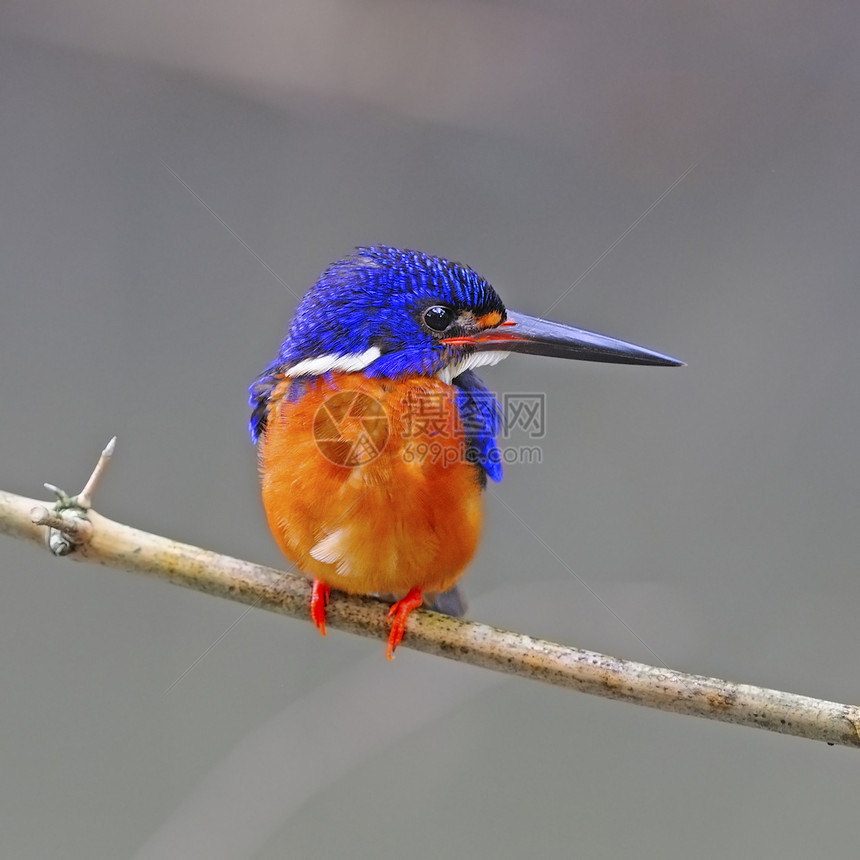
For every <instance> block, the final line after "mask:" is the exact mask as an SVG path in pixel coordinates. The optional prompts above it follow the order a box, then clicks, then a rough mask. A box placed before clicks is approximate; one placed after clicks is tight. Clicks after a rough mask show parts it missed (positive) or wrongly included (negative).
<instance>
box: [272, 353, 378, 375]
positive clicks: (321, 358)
mask: <svg viewBox="0 0 860 860" xmlns="http://www.w3.org/2000/svg"><path fill="white" fill-rule="evenodd" d="M381 355H382V352H381V351H380V349H379V348H378V347H375V346H372V347H370V349H366V350H365V351H364V352H349V353H347V354H346V355H318V356H316V358H306V359H304V360H303V361H300V362H299V363H298V364H294V365H293V366H292V367H291V368H289V370H285V371H284V376H321V375H322V374H323V373H329V372H330V371H332V370H339V371H341V372H343V373H356V372H357V371H359V370H364V368H365V367H367V366H368V365H369V364H373V362H374V361H376V359H377V358H379V357H380V356H381Z"/></svg>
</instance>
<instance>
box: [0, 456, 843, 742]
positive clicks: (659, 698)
mask: <svg viewBox="0 0 860 860" xmlns="http://www.w3.org/2000/svg"><path fill="white" fill-rule="evenodd" d="M109 447H110V446H109ZM111 450H112V449H111ZM109 456H110V451H107V452H106V455H103V459H107V458H108V457H109ZM100 463H101V461H100ZM103 471H104V465H103V464H100V466H98V467H97V468H96V472H98V473H99V475H100V474H101V473H102V472H103ZM97 481H98V477H96V475H95V473H94V477H93V478H91V479H90V481H89V482H88V483H87V487H86V489H85V491H84V493H82V494H81V495H85V498H84V501H86V502H87V503H88V504H87V509H86V510H85V509H84V508H83V507H81V506H79V507H77V508H76V507H74V506H72V507H70V504H71V503H73V502H74V501H75V500H77V502H78V505H80V501H81V498H80V496H78V497H72V498H69V497H66V496H65V495H64V494H62V495H61V498H60V499H59V501H58V502H57V503H56V504H55V505H53V507H52V506H50V505H49V504H48V503H45V502H40V501H38V500H35V499H27V498H23V497H21V496H16V495H13V494H11V493H5V492H2V491H0V532H5V533H7V534H10V535H12V536H14V537H18V538H22V539H25V540H30V541H33V542H35V543H38V544H41V545H44V543H45V538H46V531H49V530H50V531H54V530H56V531H57V533H59V534H65V535H69V536H70V537H69V540H70V546H71V549H70V550H69V552H68V557H69V558H73V559H76V560H79V561H89V562H94V563H97V564H103V565H106V566H109V567H115V568H119V569H121V570H128V571H134V572H136V573H143V574H147V575H150V576H154V577H157V578H159V579H164V580H167V581H168V582H172V583H174V584H176V585H182V586H185V587H186V588H193V589H196V590H198V591H203V592H206V593H207V594H214V595H217V596H219V597H226V598H228V599H230V600H236V601H238V602H240V603H245V604H248V605H251V606H258V607H260V608H261V609H268V610H270V611H272V612H279V613H281V614H283V615H291V616H293V617H295V618H301V619H303V620H305V621H307V620H309V618H310V616H309V605H310V593H311V589H310V583H309V581H308V580H307V579H306V578H305V577H303V576H300V575H298V574H291V573H285V572H283V571H278V570H274V569H272V568H268V567H263V566H261V565H257V564H252V563H251V562H248V561H242V560H239V559H235V558H230V557H228V556H224V555H219V554H218V553H214V552H210V551H208V550H204V549H200V548H199V547H195V546H190V545H188V544H183V543H179V542H177V541H173V540H170V539H168V538H165V537H161V536H159V535H154V534H149V533H147V532H142V531H138V530H137V529H133V528H130V527H129V526H125V525H122V524H120V523H116V522H113V521H111V520H108V519H106V518H105V517H103V516H101V515H99V514H97V513H96V512H95V511H93V510H91V509H88V508H89V502H91V499H89V498H88V497H87V496H88V495H89V494H91V492H92V490H93V488H94V486H95V483H96V482H97ZM70 512H71V513H72V517H73V523H72V525H70V524H69V522H68V516H67V515H68V514H69V513H70ZM34 517H35V519H34ZM82 522H83V523H86V524H87V525H86V526H82V525H81V523H82ZM387 611H388V606H387V605H386V604H384V603H382V602H381V601H379V600H376V599H374V598H370V597H353V596H349V595H345V594H342V593H339V592H333V593H332V597H331V602H330V603H329V606H328V609H327V612H326V622H327V624H329V625H330V626H331V627H333V628H338V629H341V630H346V631H349V632H351V633H356V634H358V635H361V636H369V637H372V638H377V639H386V638H387V636H388V627H387V622H386V614H387ZM401 647H410V648H415V649H417V650H419V651H425V652H427V653H430V654H436V655H438V656H441V657H447V658H449V659H452V660H460V661H463V662H465V663H471V664H473V665H475V666H481V667H483V668H486V669H493V670H495V671H499V672H506V673H508V674H511V675H520V676H522V677H526V678H531V679H533V680H537V681H544V682H546V683H550V684H556V685H558V686H561V687H570V688H572V689H575V690H579V691H580V692H584V693H591V694H593V695H597V696H604V697H606V698H610V699H620V700H621V701H625V702H631V703H633V704H637V705H644V706H646V707H651V708H657V709H659V710H663V711H672V712H674V713H677V714H687V715H691V716H697V717H705V718H707V719H712V720H719V721H722V722H727V723H736V724H738V725H746V726H755V727H757V728H761V729H766V730H768V731H773V732H779V733H782V734H788V735H795V736H797V737H804V738H810V739H813V740H821V741H826V742H827V743H829V744H840V745H844V746H852V747H858V748H860V707H858V706H857V705H847V704H838V703H836V702H827V701H823V700H820V699H811V698H807V697H806V696H798V695H795V694H792V693H785V692H781V691H779V690H768V689H765V688H761V687H753V686H750V685H748V684H735V683H731V682H728V681H721V680H719V679H716V678H706V677H703V676H700V675H688V674H684V673H682V672H676V671H673V670H671V669H666V668H661V667H656V666H648V665H645V664H643V663H634V662H632V661H629V660H620V659H617V658H615V657H609V656H607V655H605V654H598V653H596V652H593V651H584V650H581V649H578V648H572V647H569V646H565V645H559V644H556V643H554V642H548V641H545V640H541V639H533V638H532V637H530V636H526V635H524V634H521V633H513V632H511V631H508V630H500V629H498V628H496V627H490V626H488V625H486V624H479V623H477V622H474V621H466V620H463V619H457V618H451V617H448V616H445V615H439V614H438V613H435V612H429V611H415V612H414V613H413V614H412V616H410V618H409V622H408V624H407V629H406V636H405V638H404V640H403V645H402V646H401Z"/></svg>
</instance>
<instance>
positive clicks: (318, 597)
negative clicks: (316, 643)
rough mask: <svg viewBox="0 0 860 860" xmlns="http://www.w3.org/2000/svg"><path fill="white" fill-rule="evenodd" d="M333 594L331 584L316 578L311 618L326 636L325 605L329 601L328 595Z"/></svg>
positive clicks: (312, 596)
mask: <svg viewBox="0 0 860 860" xmlns="http://www.w3.org/2000/svg"><path fill="white" fill-rule="evenodd" d="M330 594H331V586H330V585H326V584H325V583H324V582H320V581H319V580H318V579H315V580H314V586H313V590H312V591H311V618H312V619H313V622H314V624H316V626H317V627H319V631H320V633H322V635H323V636H325V605H326V603H328V597H329V595H330Z"/></svg>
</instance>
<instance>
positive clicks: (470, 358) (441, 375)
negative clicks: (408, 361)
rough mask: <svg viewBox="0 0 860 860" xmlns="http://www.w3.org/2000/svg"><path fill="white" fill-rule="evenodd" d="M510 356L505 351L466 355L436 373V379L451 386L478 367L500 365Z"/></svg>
mask: <svg viewBox="0 0 860 860" xmlns="http://www.w3.org/2000/svg"><path fill="white" fill-rule="evenodd" d="M509 355H510V353H509V352H504V351H503V350H497V351H495V352H473V353H471V354H470V355H464V356H462V357H461V358H458V359H456V360H454V361H452V362H449V363H448V364H446V365H445V366H444V367H443V368H442V369H441V370H439V371H437V372H436V378H437V379H441V380H442V382H446V383H448V385H450V384H451V383H452V381H453V380H454V379H456V378H457V377H458V376H459V375H460V374H461V373H465V372H466V371H467V370H473V369H474V368H476V367H487V366H488V365H491V364H498V363H499V362H500V361H501V360H502V359H503V358H507V357H508V356H509Z"/></svg>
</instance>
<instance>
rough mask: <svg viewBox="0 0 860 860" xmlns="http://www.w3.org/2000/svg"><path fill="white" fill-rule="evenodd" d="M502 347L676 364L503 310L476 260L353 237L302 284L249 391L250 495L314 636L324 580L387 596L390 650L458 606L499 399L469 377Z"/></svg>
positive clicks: (493, 467) (489, 469)
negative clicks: (411, 624) (433, 616)
mask: <svg viewBox="0 0 860 860" xmlns="http://www.w3.org/2000/svg"><path fill="white" fill-rule="evenodd" d="M510 353H526V354H529V355H544V356H552V357H557V358H570V359H580V360H584V361H602V362H613V363H617V364H636V365H657V366H678V365H682V364H683V362H681V361H678V360H677V359H675V358H671V357H670V356H668V355H662V354H660V353H658V352H653V351H652V350H650V349H645V348H644V347H641V346H636V345H634V344H631V343H626V342H624V341H621V340H616V339H615V338H611V337H607V336H605V335H601V334H597V333H595V332H590V331H584V330H582V329H578V328H574V327H573V326H569V325H565V324H562V323H558V322H551V321H549V320H545V319H540V318H538V317H533V316H528V315H526V314H524V313H519V312H512V311H510V310H508V309H507V308H506V307H505V305H504V303H503V302H502V300H501V298H499V296H498V294H497V293H496V291H495V290H494V289H493V287H492V286H490V284H489V283H488V282H487V281H486V280H485V279H484V278H482V277H481V276H480V275H479V274H478V273H477V272H476V271H475V270H474V269H471V268H469V267H468V266H465V265H463V264H461V263H457V262H452V261H450V260H446V259H444V258H442V257H436V256H432V255H430V254H426V253H423V252H421V251H412V250H406V249H399V248H391V247H387V246H383V245H375V246H371V247H359V248H356V249H355V251H354V252H353V253H352V254H351V255H350V256H348V257H346V258H344V259H342V260H339V261H337V262H335V263H333V264H332V265H331V266H329V267H328V269H326V270H325V272H323V274H322V275H321V276H320V278H319V280H318V281H317V282H316V284H315V285H314V286H313V287H311V289H310V290H309V291H308V292H307V293H306V294H305V296H304V298H303V299H302V300H301V302H300V303H299V306H298V308H297V310H296V312H295V316H294V317H293V320H292V323H291V324H290V327H289V332H288V334H287V336H286V339H285V340H284V342H283V344H282V346H281V350H280V352H279V353H278V355H277V357H276V358H275V360H274V361H273V362H272V363H271V364H270V365H269V367H268V368H267V369H266V370H265V371H264V372H263V373H262V375H260V376H259V377H258V378H257V380H256V381H255V382H254V384H253V385H252V386H251V389H250V394H251V397H250V405H251V410H252V412H251V422H250V431H251V437H252V439H253V441H254V442H255V444H256V445H257V447H258V453H259V464H260V478H261V488H262V498H263V506H264V508H265V512H266V517H267V519H268V524H269V527H270V529H271V531H272V534H273V536H274V538H275V540H276V542H277V543H278V545H279V546H280V548H281V550H282V551H283V553H284V554H285V555H286V557H287V558H288V559H289V560H290V561H291V562H292V563H293V564H294V565H295V566H296V567H298V568H299V570H301V571H302V572H303V573H305V574H306V575H307V576H309V577H310V578H311V579H312V580H313V585H312V589H311V601H310V614H311V618H312V619H313V621H314V623H315V624H316V626H317V627H318V628H319V630H320V632H321V633H322V634H323V635H325V612H326V604H327V602H328V599H329V596H330V593H331V590H332V589H337V590H340V591H345V592H348V593H351V594H374V595H388V596H390V597H391V598H393V601H394V602H393V604H392V606H391V609H390V611H389V613H388V620H389V623H390V633H389V637H388V650H387V653H388V657H389V659H391V658H393V656H394V651H395V649H396V648H397V646H398V644H399V643H400V641H401V640H402V638H403V635H404V632H405V628H406V621H407V618H408V616H409V613H410V612H412V611H413V610H414V609H416V608H417V607H419V606H422V605H427V606H429V607H431V608H436V609H439V610H441V611H446V612H448V613H449V614H454V615H457V614H462V612H463V603H462V600H461V599H460V597H459V592H458V590H457V587H456V586H457V582H458V581H459V579H460V577H461V576H462V575H463V573H464V571H465V569H466V567H467V565H468V564H469V562H470V560H471V559H472V556H473V555H474V553H475V550H476V548H477V545H478V540H479V537H480V532H481V524H482V499H481V495H482V490H483V489H484V488H485V486H486V484H487V480H488V479H489V480H491V481H500V480H501V478H502V469H501V461H502V456H501V451H500V449H499V445H498V441H497V439H498V435H499V433H500V430H501V426H502V415H501V410H500V407H499V404H498V402H497V400H496V398H495V397H494V395H493V394H492V393H491V392H490V390H489V389H488V388H487V387H486V386H485V385H484V384H483V383H482V382H481V380H480V379H479V378H478V376H477V375H476V374H475V372H474V371H475V369H476V368H478V367H482V366H484V365H492V364H496V363H498V362H499V361H501V360H502V359H503V358H506V357H507V356H508V355H509V354H510Z"/></svg>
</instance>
